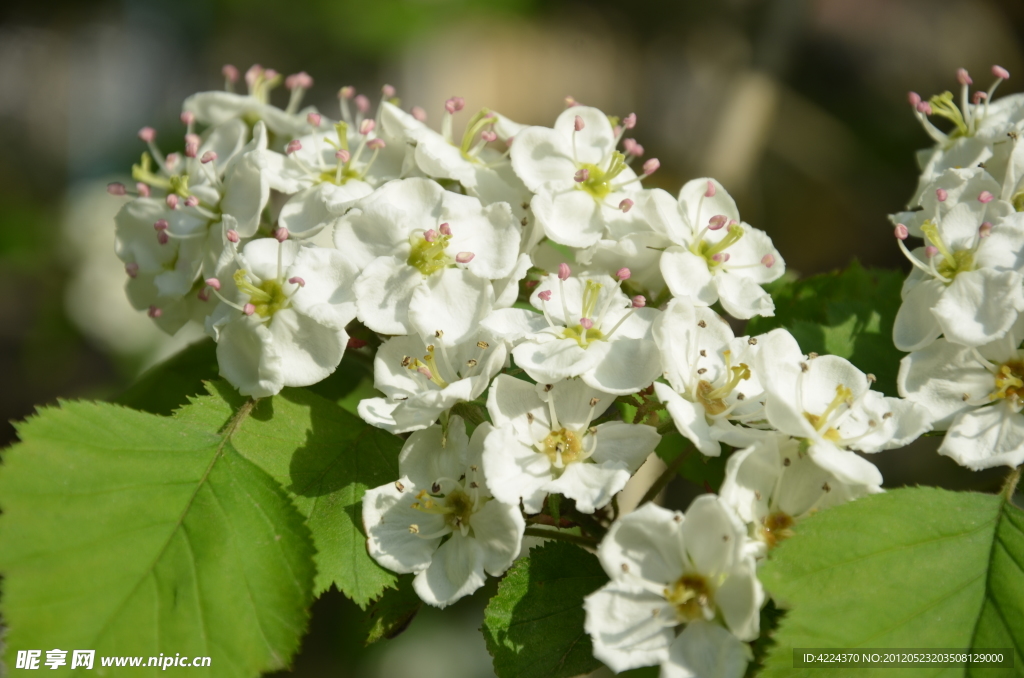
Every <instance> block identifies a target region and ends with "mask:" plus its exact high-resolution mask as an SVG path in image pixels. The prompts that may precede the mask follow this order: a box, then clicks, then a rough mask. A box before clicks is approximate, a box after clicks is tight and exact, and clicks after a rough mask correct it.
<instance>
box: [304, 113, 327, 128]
mask: <svg viewBox="0 0 1024 678" xmlns="http://www.w3.org/2000/svg"><path fill="white" fill-rule="evenodd" d="M321 120H323V118H321V117H320V114H319V113H310V114H309V115H307V116H306V122H308V123H309V124H310V125H312V126H313V127H319V126H320V122H321Z"/></svg>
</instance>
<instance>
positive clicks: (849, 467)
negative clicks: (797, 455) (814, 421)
mask: <svg viewBox="0 0 1024 678" xmlns="http://www.w3.org/2000/svg"><path fill="white" fill-rule="evenodd" d="M807 451H808V452H809V453H810V455H811V457H812V458H813V459H814V463H816V464H817V465H818V466H820V467H822V468H823V469H825V470H826V471H828V472H829V473H832V474H834V475H835V476H836V477H837V478H839V479H840V480H841V481H843V482H844V483H847V484H850V485H864V486H875V487H879V486H881V485H882V474H881V472H879V470H878V468H876V467H875V465H874V464H872V463H871V462H870V461H868V460H867V459H865V458H864V457H861V456H859V455H858V454H857V453H856V452H850V451H848V450H841V449H839V448H838V447H836V446H835V445H833V444H832V443H830V442H827V441H822V442H816V443H812V444H811V446H810V447H809V448H808V449H807Z"/></svg>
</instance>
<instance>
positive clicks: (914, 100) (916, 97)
mask: <svg viewBox="0 0 1024 678" xmlns="http://www.w3.org/2000/svg"><path fill="white" fill-rule="evenodd" d="M907 101H908V102H910V105H911V106H912V107H913V108H917V105H918V104H919V103H921V95H920V94H918V93H917V92H907Z"/></svg>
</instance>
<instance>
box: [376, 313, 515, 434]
mask: <svg viewBox="0 0 1024 678" xmlns="http://www.w3.org/2000/svg"><path fill="white" fill-rule="evenodd" d="M507 356H508V351H507V349H506V347H505V344H504V342H501V341H496V340H495V339H494V338H493V337H492V336H491V335H490V334H489V333H487V332H476V333H475V334H472V335H470V336H469V337H467V338H466V339H464V340H463V341H461V342H459V343H452V342H449V341H447V339H446V338H445V336H444V334H443V333H440V336H437V335H435V336H433V337H430V338H429V339H424V338H421V337H420V336H419V335H408V336H402V337H392V338H391V339H388V340H387V341H386V342H384V344H383V345H382V346H381V347H380V348H379V349H377V355H376V357H375V358H374V361H373V385H374V388H376V389H377V390H378V391H381V392H383V393H384V395H385V396H386V397H385V398H367V399H365V400H362V401H360V403H359V416H360V417H362V418H363V420H364V421H366V422H367V423H369V424H373V425H374V426H379V427H380V428H383V429H385V430H387V431H390V432H391V433H405V432H407V431H416V430H418V429H422V428H426V427H427V426H430V425H431V424H433V423H434V422H436V421H437V418H438V417H439V416H440V415H441V413H442V412H444V411H445V410H448V409H451V407H452V406H453V405H455V404H456V403H459V402H467V401H470V400H475V399H476V398H478V397H480V395H481V394H482V393H483V392H484V390H486V389H487V385H488V384H490V382H491V379H492V378H494V375H495V374H497V373H498V371H499V370H501V368H502V366H503V365H504V364H505V359H506V357H507Z"/></svg>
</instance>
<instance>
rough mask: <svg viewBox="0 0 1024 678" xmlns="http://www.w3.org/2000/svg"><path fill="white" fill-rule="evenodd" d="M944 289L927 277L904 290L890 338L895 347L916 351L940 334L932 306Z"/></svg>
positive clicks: (943, 286)
mask: <svg viewBox="0 0 1024 678" xmlns="http://www.w3.org/2000/svg"><path fill="white" fill-rule="evenodd" d="M904 289H905V290H906V288H904ZM945 289H946V287H945V285H943V284H942V283H941V282H940V281H938V280H935V279H929V280H923V281H921V282H920V283H918V284H917V285H915V286H914V287H913V288H911V289H910V290H908V291H906V293H905V294H904V295H903V305H902V306H900V310H899V311H897V313H896V321H895V323H894V325H893V328H892V340H893V343H894V344H896V348H898V349H899V350H901V351H917V350H918V349H922V348H924V347H925V346H927V345H928V344H930V343H932V342H933V341H935V339H937V338H938V336H939V335H940V334H942V328H940V327H939V322H938V320H937V319H936V317H935V315H934V314H932V309H933V308H934V307H935V305H936V304H937V303H938V302H939V299H940V297H941V296H942V293H943V292H944V291H945Z"/></svg>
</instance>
